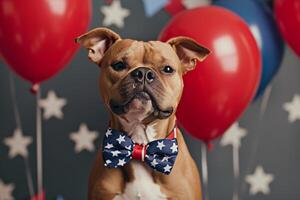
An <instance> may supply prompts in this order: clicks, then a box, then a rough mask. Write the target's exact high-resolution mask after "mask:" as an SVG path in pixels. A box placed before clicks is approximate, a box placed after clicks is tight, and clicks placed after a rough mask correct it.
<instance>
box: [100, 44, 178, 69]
mask: <svg viewBox="0 0 300 200" xmlns="http://www.w3.org/2000/svg"><path fill="white" fill-rule="evenodd" d="M116 61H123V62H125V63H126V64H128V65H129V66H130V67H142V66H147V67H161V65H172V66H173V67H175V68H177V66H178V65H180V61H179V59H178V57H177V55H176V53H175V51H174V50H173V49H172V47H171V46H170V45H168V44H166V43H163V42H160V41H149V42H144V41H137V40H131V39H124V40H120V41H118V42H116V43H115V44H114V45H113V46H112V47H111V48H110V49H109V51H108V52H107V53H106V55H105V56H104V58H103V62H102V63H101V66H103V67H105V66H107V65H110V64H111V63H112V62H116Z"/></svg>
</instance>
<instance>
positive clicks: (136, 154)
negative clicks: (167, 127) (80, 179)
mask: <svg viewBox="0 0 300 200" xmlns="http://www.w3.org/2000/svg"><path fill="white" fill-rule="evenodd" d="M176 129H177V128H176V127H175V128H174V129H173V130H172V132H171V133H170V134H169V136H168V137H167V138H165V139H159V140H155V141H152V142H149V143H148V144H146V145H140V144H136V143H134V142H133V141H132V140H131V138H130V137H128V136H127V134H126V133H123V132H120V131H117V130H114V129H110V128H108V129H107V131H106V133H105V137H104V139H103V159H104V165H105V166H107V167H111V168H117V167H122V166H124V165H125V164H127V163H128V162H129V161H130V160H131V159H137V160H141V161H143V162H146V163H147V164H148V165H149V166H150V167H152V168H153V169H155V170H157V171H159V172H161V173H164V174H170V173H171V170H172V168H173V165H174V162H175V159H176V157H177V154H178V145H177V139H176Z"/></svg>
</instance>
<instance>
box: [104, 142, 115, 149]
mask: <svg viewBox="0 0 300 200" xmlns="http://www.w3.org/2000/svg"><path fill="white" fill-rule="evenodd" d="M113 147H114V145H112V144H109V143H107V144H106V146H105V147H104V148H107V149H111V148H113Z"/></svg>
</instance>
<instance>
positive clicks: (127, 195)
mask: <svg viewBox="0 0 300 200" xmlns="http://www.w3.org/2000/svg"><path fill="white" fill-rule="evenodd" d="M145 130H146V131H145ZM154 137H155V129H154V127H152V126H148V127H147V128H146V129H145V128H142V127H136V128H135V131H134V132H133V133H132V135H131V138H132V140H134V141H135V142H137V143H148V142H149V141H152V140H154ZM131 165H132V167H133V176H134V180H133V181H132V182H129V183H127V184H126V186H125V190H124V193H123V194H121V195H118V196H116V197H115V198H114V200H166V199H167V197H166V195H165V194H163V193H162V192H161V190H160V187H159V185H158V184H156V183H154V181H153V178H152V176H151V174H150V172H149V170H147V168H146V167H145V166H144V165H143V164H142V163H141V162H140V161H136V160H132V161H131Z"/></svg>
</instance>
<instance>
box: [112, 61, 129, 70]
mask: <svg viewBox="0 0 300 200" xmlns="http://www.w3.org/2000/svg"><path fill="white" fill-rule="evenodd" d="M111 66H112V68H113V69H114V70H115V71H122V70H124V69H126V65H125V63H123V62H121V61H119V62H115V63H113V64H111Z"/></svg>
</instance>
